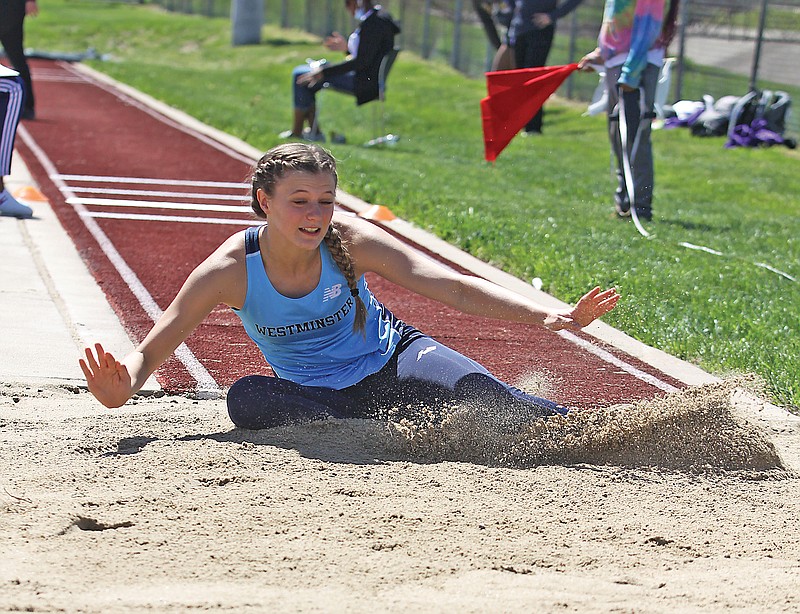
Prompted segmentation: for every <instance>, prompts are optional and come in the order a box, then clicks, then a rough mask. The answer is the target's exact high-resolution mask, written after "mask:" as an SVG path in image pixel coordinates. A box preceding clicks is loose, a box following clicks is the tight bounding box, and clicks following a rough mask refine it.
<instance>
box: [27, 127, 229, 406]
mask: <svg viewBox="0 0 800 614" xmlns="http://www.w3.org/2000/svg"><path fill="white" fill-rule="evenodd" d="M17 133H18V134H19V135H20V137H22V140H23V141H25V144H26V145H27V146H28V147H29V148H30V150H31V151H32V152H33V154H34V155H35V156H36V159H37V160H38V161H39V163H40V164H41V165H42V167H43V168H44V170H45V172H46V173H47V174H48V176H50V177H57V175H58V174H57V173H56V168H55V166H54V165H53V163H52V161H51V160H50V158H48V157H47V154H46V153H45V152H44V151H43V150H42V148H41V147H39V145H38V143H36V141H35V140H34V139H33V137H32V136H31V135H30V133H29V132H28V131H27V130H26V129H25V127H24V126H22V125H21V126H19V127H18V129H17ZM54 183H55V184H56V186H57V187H58V188H59V190H61V192H62V194H64V196H65V197H71V196H74V195H73V194H71V193H70V189H69V187H68V186H67V185H66V184H65V183H64V182H63V181H61V180H59V179H54ZM75 210H76V211H77V213H78V215H79V216H80V218H81V220H82V221H83V223H84V224H85V225H86V228H87V230H88V231H89V232H90V233H91V234H92V236H93V237H94V238H95V240H96V241H97V243H98V244H99V245H100V248H101V249H102V250H103V253H104V254H105V255H106V256H107V257H108V259H109V260H110V261H111V263H112V264H113V265H114V267H115V268H116V269H117V272H118V273H119V274H120V276H121V277H122V279H123V280H124V281H125V283H126V284H127V285H128V288H130V290H131V292H133V294H134V296H135V297H136V298H137V300H138V301H139V304H140V305H141V306H142V309H144V310H145V312H146V313H147V315H148V316H150V319H151V320H153V322H156V321H158V319H159V318H160V317H161V314H162V313H163V311H162V309H161V308H160V307H159V306H158V304H157V303H156V301H155V299H154V298H153V296H152V295H151V294H150V293H149V292H148V291H147V288H145V287H144V284H142V282H141V281H140V280H139V278H138V277H137V275H136V273H134V272H133V269H131V268H130V267H129V266H128V263H127V262H125V259H124V258H123V257H122V255H121V254H120V253H119V252H118V251H117V248H116V247H114V244H113V243H112V242H111V240H110V239H109V238H108V236H107V235H106V234H105V233H104V232H103V230H102V229H101V228H100V226H99V225H98V224H97V222H96V221H95V220H93V219H92V218H91V214H90V213H89V212H88V211H87V209H86V208H85V207H84V206H83V205H75ZM175 356H176V357H177V358H178V360H180V361H181V363H183V365H184V367H186V370H187V371H188V372H189V374H190V375H191V376H192V377H193V378H194V379H195V381H196V382H197V388H196V394H197V396H198V397H200V398H219V396H220V395H221V392H222V391H221V389H220V387H219V384H217V382H216V381H215V380H214V378H213V377H212V376H211V374H210V373H209V372H208V370H207V369H206V368H205V367H204V366H203V365H202V363H201V362H200V361H199V360H198V359H197V357H196V356H195V355H194V354H193V353H192V351H191V350H190V349H189V347H188V346H187V345H186V344H185V343H181V344H180V345H179V346H178V347H177V348H176V350H175Z"/></svg>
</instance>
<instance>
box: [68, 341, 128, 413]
mask: <svg viewBox="0 0 800 614" xmlns="http://www.w3.org/2000/svg"><path fill="white" fill-rule="evenodd" d="M94 347H95V352H96V353H97V355H96V356H95V353H94V352H93V351H92V348H86V360H84V359H83V358H81V359H80V360H79V361H78V362H79V363H80V365H81V369H82V370H83V374H84V375H85V376H86V383H87V384H88V386H89V391H90V392H91V393H92V394H93V395H94V396H95V397H97V400H98V401H100V402H101V403H102V404H103V405H105V406H106V407H120V406H121V405H123V404H124V403H125V401H127V400H128V398H129V397H130V394H131V376H130V374H129V373H128V368H127V367H126V366H125V365H123V364H122V363H121V362H119V361H118V360H117V359H116V358H114V356H113V355H112V354H111V353H110V352H106V351H105V350H104V349H103V346H102V345H100V344H99V343H97V344H95V346H94Z"/></svg>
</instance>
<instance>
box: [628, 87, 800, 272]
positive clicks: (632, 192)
mask: <svg viewBox="0 0 800 614" xmlns="http://www.w3.org/2000/svg"><path fill="white" fill-rule="evenodd" d="M618 99H619V106H618V111H617V123H618V124H619V138H620V144H621V147H622V170H623V173H624V176H625V189H626V191H627V193H628V202H629V203H630V212H631V219H633V223H634V225H635V226H636V230H637V231H638V232H639V234H640V235H642V236H643V237H644V238H646V239H652V238H654V237H653V236H652V235H651V234H650V233H649V232H647V230H645V228H644V226H642V224H641V222H640V221H639V216H638V215H637V213H636V206H635V204H634V203H635V202H636V201H635V199H634V197H635V194H636V193H635V187H634V185H633V171H632V170H631V160H632V159H636V153H637V151H638V149H639V137H640V136H641V134H642V131H641V129H638V130H637V131H636V137H635V138H634V140H633V146H632V147H631V152H630V154H628V125H627V124H628V117H627V115H626V114H625V101H624V96H623V92H622V89H621V88H620V91H619V96H618ZM646 111H647V110H646V109H645V107H644V91H643V88H639V118H640V124H639V125H640V126H641V120H642V118H645V121H649V119H646ZM678 245H680V246H681V247H685V248H687V249H692V250H696V251H701V252H705V253H707V254H711V255H713V256H728V255H727V254H724V253H723V252H721V251H718V250H716V249H712V248H710V247H706V246H705V245H694V244H693V243H687V242H686V241H682V242H680V243H678ZM730 257H732V258H738V259H739V260H742V261H743V262H747V263H748V264H752V265H754V266H757V267H761V268H762V269H766V270H767V271H770V272H772V273H775V274H777V275H780V276H781V277H783V278H784V279H788V280H789V281H792V282H795V283H797V279H796V278H795V277H794V276H792V275H790V274H789V273H786V272H785V271H781V270H780V269H777V268H775V267H773V266H771V265H769V264H766V263H764V262H753V261H750V260H746V259H744V258H740V257H738V256H736V255H735V254H733V255H731V256H730Z"/></svg>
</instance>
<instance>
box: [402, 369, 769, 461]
mask: <svg viewBox="0 0 800 614" xmlns="http://www.w3.org/2000/svg"><path fill="white" fill-rule="evenodd" d="M740 385H741V381H740V380H731V381H727V382H723V383H720V384H714V385H707V386H703V387H698V388H691V389H687V390H684V391H681V392H678V393H674V394H670V395H668V396H665V397H662V398H656V399H653V400H649V401H641V402H639V403H636V404H629V405H615V406H612V407H608V408H605V409H592V410H575V411H573V412H571V413H570V414H568V415H567V416H566V417H555V418H550V419H548V420H542V421H538V422H535V423H533V424H525V423H522V424H520V422H521V421H520V419H519V418H518V417H517V416H510V415H508V414H504V413H502V412H497V411H496V410H494V409H489V408H469V409H458V410H455V411H453V412H451V413H450V414H449V415H448V417H447V418H446V419H445V420H444V422H442V423H441V424H430V423H428V424H425V423H422V424H420V423H415V422H412V421H409V420H400V421H398V422H391V423H390V425H389V430H390V434H391V435H392V437H391V441H392V444H393V445H394V449H395V450H396V451H397V452H398V453H403V454H407V455H408V456H410V457H412V458H416V459H419V460H425V461H441V460H458V461H469V462H477V463H482V464H488V465H497V466H506V467H517V468H525V467H531V466H536V465H544V464H562V465H563V464H566V465H573V464H580V463H588V464H601V465H619V466H656V467H662V468H669V469H715V470H740V469H755V470H765V469H782V468H783V464H782V462H781V459H780V457H779V456H778V453H777V451H776V449H775V447H774V445H773V444H772V443H771V442H770V441H769V440H768V439H767V437H766V436H765V435H764V433H763V431H762V430H760V429H758V428H756V427H755V426H754V425H752V424H750V423H749V422H747V421H746V420H745V419H744V418H743V417H741V416H739V415H737V412H735V410H734V407H733V404H732V400H731V397H732V394H733V393H734V391H735V390H736V389H737V388H738V387H739V386H740Z"/></svg>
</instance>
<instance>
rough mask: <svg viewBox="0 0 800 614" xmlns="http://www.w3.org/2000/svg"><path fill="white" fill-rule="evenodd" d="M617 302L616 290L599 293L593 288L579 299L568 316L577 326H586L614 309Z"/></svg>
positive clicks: (597, 289)
mask: <svg viewBox="0 0 800 614" xmlns="http://www.w3.org/2000/svg"><path fill="white" fill-rule="evenodd" d="M617 301H619V294H618V293H617V290H616V288H609V289H608V290H602V291H601V290H600V288H599V287H595V288H592V289H591V290H589V292H587V293H586V294H584V295H583V296H582V297H581V299H580V300H579V301H578V304H577V305H575V307H574V308H573V309H572V312H571V313H570V314H569V315H570V317H571V319H572V321H573V322H574V323H575V324H577V325H578V326H580V327H583V326H588V325H589V324H591V323H592V322H594V321H595V320H596V319H597V318H599V317H600V316H603V315H605V314H607V313H608V312H609V311H611V310H612V309H614V307H616V305H617Z"/></svg>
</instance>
